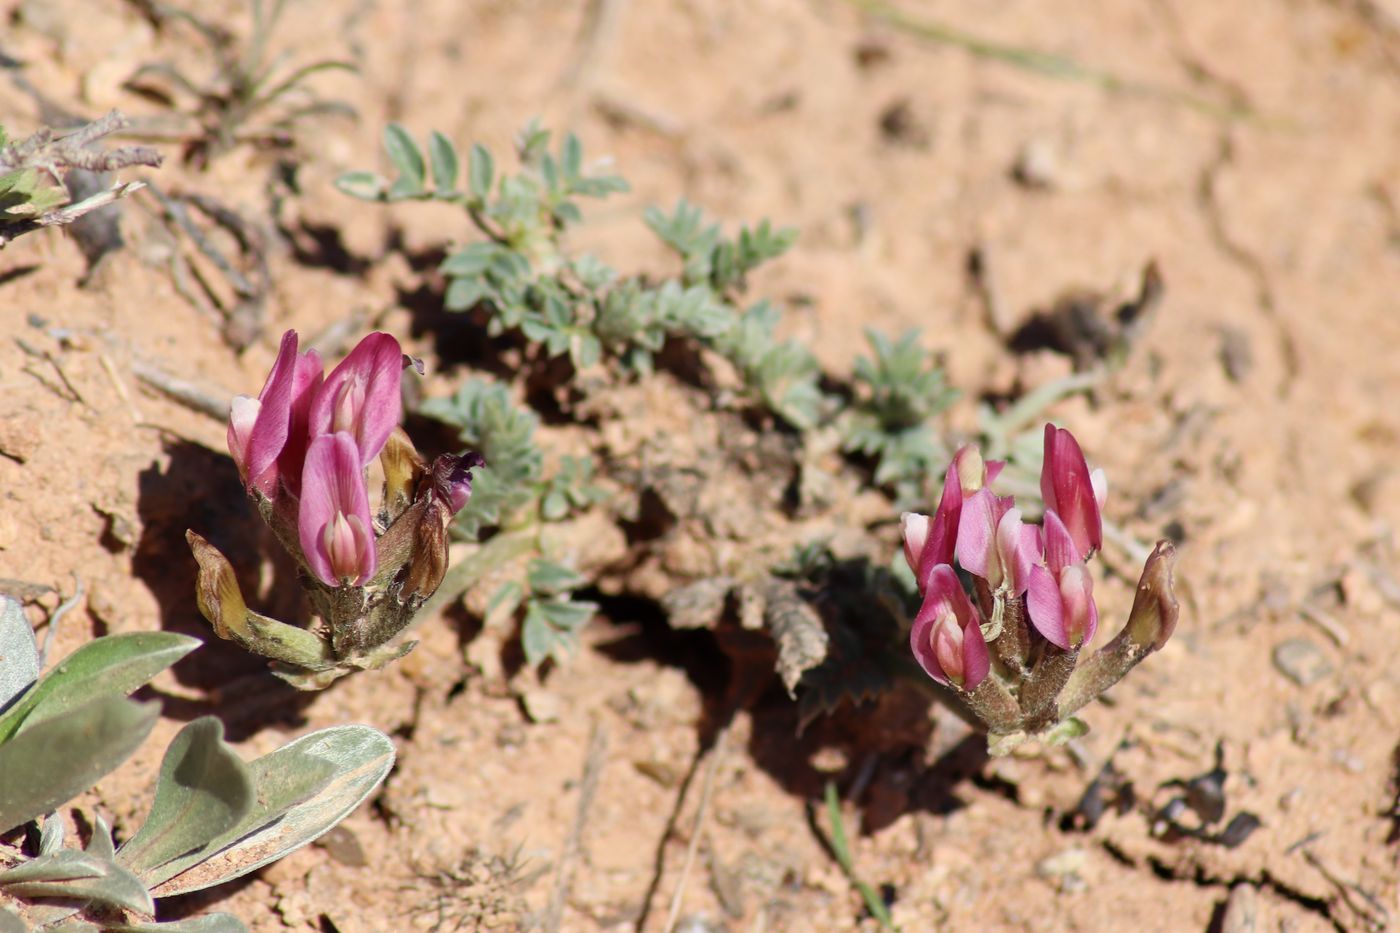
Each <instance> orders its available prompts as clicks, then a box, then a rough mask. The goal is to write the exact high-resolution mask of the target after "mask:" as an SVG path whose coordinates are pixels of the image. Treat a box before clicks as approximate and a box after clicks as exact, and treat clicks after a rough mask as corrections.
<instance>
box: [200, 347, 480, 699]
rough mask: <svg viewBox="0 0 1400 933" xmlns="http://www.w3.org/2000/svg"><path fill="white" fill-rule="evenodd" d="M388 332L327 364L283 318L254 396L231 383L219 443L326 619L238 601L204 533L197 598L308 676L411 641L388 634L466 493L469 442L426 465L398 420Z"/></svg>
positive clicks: (406, 618)
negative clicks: (294, 620)
mask: <svg viewBox="0 0 1400 933" xmlns="http://www.w3.org/2000/svg"><path fill="white" fill-rule="evenodd" d="M410 364H411V361H409V360H408V359H407V358H406V357H405V356H404V355H403V353H402V351H401V350H400V349H399V343H398V341H397V340H395V339H394V338H393V337H391V336H389V335H388V334H379V333H376V334H370V335H369V336H367V337H365V338H364V339H363V340H362V341H360V343H359V345H358V346H356V347H355V349H354V350H352V351H351V352H350V354H349V356H347V357H346V358H345V360H344V361H342V362H341V364H340V365H339V366H337V367H336V368H335V369H333V370H331V372H330V374H329V375H326V374H325V373H324V371H323V368H322V365H321V358H320V356H319V355H318V354H317V353H316V351H315V350H307V351H305V352H302V353H299V352H297V335H296V332H295V331H288V332H287V333H286V334H284V335H283V337H282V344H281V350H280V352H279V353H278V355H277V361H276V362H275V363H274V364H273V367H272V371H271V372H270V373H269V374H268V377H267V382H266V383H265V384H264V385H263V388H262V391H261V392H260V393H259V394H258V396H257V398H252V397H249V396H239V397H237V398H235V399H234V400H233V403H232V405H231V410H230V413H229V426H228V446H229V451H230V453H232V454H233V459H234V461H235V462H236V463H237V464H238V469H239V472H240V474H241V475H242V477H243V481H244V484H245V486H246V487H247V490H248V495H249V496H250V497H252V499H253V500H254V502H256V503H257V507H258V511H259V512H260V513H261V515H262V517H263V519H264V520H265V521H266V522H267V524H268V525H269V526H270V527H271V528H272V530H273V532H274V533H275V534H276V536H277V539H278V541H280V542H281V543H282V545H283V547H285V548H286V549H287V551H288V553H290V554H291V555H292V557H293V558H294V559H295V560H296V562H297V565H298V567H299V568H300V578H301V584H302V587H303V589H304V590H305V591H306V595H307V597H308V599H309V600H310V603H311V606H312V609H313V610H314V611H315V613H316V615H317V616H319V617H320V619H321V622H322V625H321V626H320V627H319V628H317V629H315V630H311V629H306V628H301V627H299V626H295V625H288V624H287V623H285V622H279V621H277V620H276V619H271V618H268V617H267V616H265V615H261V614H259V613H257V612H254V611H253V610H251V609H249V608H248V605H247V603H246V602H245V601H244V598H243V593H242V591H241V590H240V588H239V585H238V579H237V576H236V575H235V573H234V569H233V567H232V565H231V564H229V562H228V560H227V559H226V558H225V557H224V555H223V554H221V553H220V552H219V551H218V549H217V548H215V547H214V545H212V544H210V543H209V541H208V540H206V539H205V538H204V537H203V536H201V535H200V534H198V533H196V532H194V531H190V532H188V533H187V538H188V540H189V543H190V548H191V549H192V550H193V551H194V556H195V560H197V561H198V562H199V582H198V591H197V595H198V599H199V608H200V611H201V612H203V613H204V616H205V618H207V619H208V620H209V622H210V623H211V624H212V625H213V626H214V631H215V632H216V633H217V634H218V635H219V637H221V638H227V639H229V640H231V641H235V642H237V643H238V644H240V645H242V646H243V647H245V648H247V649H248V650H250V651H252V652H254V653H256V654H260V655H263V656H264V657H267V658H269V659H270V660H271V661H272V662H273V665H272V666H273V670H274V672H275V673H277V675H278V676H279V677H282V678H283V679H285V680H287V681H289V682H290V683H292V684H294V685H296V686H298V687H301V688H303V689H317V688H320V687H324V686H325V685H326V684H328V683H330V682H331V681H333V680H335V679H336V678H337V677H340V676H342V675H344V674H347V673H349V672H351V671H354V670H361V669H365V668H375V667H379V666H381V665H383V664H385V663H387V662H388V661H390V660H393V659H394V658H397V657H400V656H402V655H403V654H404V653H406V652H407V651H408V650H410V649H411V648H412V647H413V645H412V644H411V643H408V644H402V645H400V644H394V639H395V638H397V636H398V635H400V634H401V633H402V632H403V631H404V629H405V628H407V626H408V624H409V622H410V621H411V620H412V618H413V615H414V613H416V612H417V611H418V609H419V608H420V607H421V606H422V605H423V602H424V600H426V599H427V598H428V597H429V596H431V595H432V594H433V593H434V591H436V590H437V588H438V584H439V583H441V582H442V577H443V574H444V573H445V572H446V571H447V526H448V523H449V522H450V521H451V520H452V517H453V516H454V515H456V514H457V513H458V512H459V511H461V509H462V507H463V506H464V505H466V503H467V500H468V499H469V498H470V497H471V471H472V469H473V468H474V467H476V466H478V465H480V463H481V458H480V457H478V456H477V455H475V454H466V455H463V456H455V455H452V454H444V455H442V456H440V457H438V458H437V459H436V460H434V461H433V462H432V463H431V464H426V463H424V461H423V460H422V458H421V457H419V456H418V452H417V451H416V450H415V449H414V447H413V443H412V441H410V440H409V439H408V435H407V434H405V433H404V432H403V430H402V428H400V427H399V419H400V417H401V416H402V403H401V402H400V399H399V392H400V380H401V377H402V373H403V369H404V367H405V366H406V365H410ZM376 458H378V459H379V461H380V464H381V465H382V468H383V473H384V484H383V494H382V496H381V497H380V502H379V506H378V508H377V509H376V510H375V511H374V512H373V513H371V511H370V502H369V487H368V476H367V470H368V468H369V466H370V464H371V463H373V462H374V460H375V459H376Z"/></svg>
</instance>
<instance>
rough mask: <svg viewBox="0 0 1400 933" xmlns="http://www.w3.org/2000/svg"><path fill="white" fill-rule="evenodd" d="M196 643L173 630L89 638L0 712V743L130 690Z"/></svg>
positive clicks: (167, 665)
mask: <svg viewBox="0 0 1400 933" xmlns="http://www.w3.org/2000/svg"><path fill="white" fill-rule="evenodd" d="M200 644H201V642H200V641H199V639H197V638H191V637H190V636H188V635H179V634H176V633H175V632H129V633H126V634H122V635H107V636H104V637H102V638H98V639H95V640H93V641H90V642H88V643H87V644H85V645H83V646H82V647H81V648H79V649H78V650H77V651H74V652H73V653H72V654H70V655H69V656H68V657H66V658H64V659H63V660H62V661H60V662H59V663H58V664H57V665H55V666H54V667H53V669H52V670H50V671H49V672H48V673H47V674H45V675H44V676H43V678H42V679H40V681H39V683H38V685H37V686H36V687H35V688H34V689H33V690H31V691H29V693H27V694H26V695H25V696H24V698H23V699H22V700H20V701H19V702H18V703H16V704H15V705H14V706H12V707H10V709H9V710H7V711H6V712H5V714H4V715H0V742H3V741H5V740H6V739H7V738H9V737H10V736H12V735H14V734H15V733H17V732H24V731H26V730H27V729H29V728H31V727H32V726H34V725H36V724H38V723H39V722H42V721H44V720H47V719H52V718H53V717H54V716H58V715H61V714H63V713H66V712H68V711H69V710H71V709H74V708H75V707H78V706H81V705H83V704H84V703H87V702H89V701H90V700H93V699H96V698H98V697H110V696H124V695H126V694H128V693H131V692H132V691H133V690H135V689H137V688H138V687H140V686H142V685H144V684H145V683H147V682H148V681H149V680H150V679H151V678H152V677H154V676H156V675H157V674H159V673H160V672H161V671H163V670H165V669H166V668H167V667H169V666H170V665H172V664H174V663H175V662H176V661H178V660H180V659H181V658H182V657H184V656H185V655H187V654H189V653H190V652H191V651H193V650H194V649H195V648H198V647H199V646H200Z"/></svg>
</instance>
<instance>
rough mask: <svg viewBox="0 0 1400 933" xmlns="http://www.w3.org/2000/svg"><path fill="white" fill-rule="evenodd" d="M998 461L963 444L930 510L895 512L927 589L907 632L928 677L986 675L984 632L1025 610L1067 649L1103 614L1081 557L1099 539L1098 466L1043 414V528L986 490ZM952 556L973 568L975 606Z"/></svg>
mask: <svg viewBox="0 0 1400 933" xmlns="http://www.w3.org/2000/svg"><path fill="white" fill-rule="evenodd" d="M1003 466H1004V464H1002V463H1000V462H997V461H990V462H984V461H983V459H982V455H981V453H980V452H979V451H978V449H977V448H976V447H974V446H967V447H963V448H962V449H960V450H959V451H958V452H957V455H956V456H955V457H954V458H953V462H952V464H951V465H950V466H949V467H948V473H947V476H946V477H945V479H944V484H943V494H942V497H941V498H940V500H939V503H938V509H937V510H936V511H935V512H934V514H933V516H932V518H930V517H929V516H927V515H921V514H918V513H914V512H907V513H905V514H904V515H903V516H902V518H901V523H902V526H903V527H902V530H903V535H904V556H905V558H906V559H907V560H908V561H909V566H910V568H912V569H913V571H914V574H915V577H916V579H917V581H918V586H919V593H920V594H921V595H922V597H923V604H922V606H921V607H920V609H919V612H918V614H917V615H916V616H915V618H914V624H913V627H912V629H911V630H910V633H909V639H910V646H911V648H912V649H913V652H914V657H915V658H916V659H917V660H918V662H919V664H920V666H922V667H923V669H924V670H925V671H926V672H927V673H928V675H929V676H930V677H932V678H933V679H934V680H936V681H938V682H939V683H943V684H950V685H952V686H955V687H957V688H958V689H960V690H962V691H966V692H971V691H973V690H975V689H977V687H978V685H979V684H981V683H982V681H983V680H984V679H986V677H987V674H988V672H989V670H990V667H991V658H990V655H989V652H988V646H987V642H988V640H989V638H990V639H992V640H994V639H995V638H997V637H999V636H1000V634H1001V632H1002V625H1003V622H1004V620H1006V619H1008V618H1010V617H1012V616H1021V617H1024V618H1028V619H1029V622H1030V626H1031V628H1032V629H1033V630H1034V631H1035V632H1038V633H1039V635H1040V636H1041V637H1043V638H1044V639H1045V640H1046V641H1048V642H1050V643H1051V644H1053V645H1055V646H1056V647H1057V648H1059V649H1061V650H1064V651H1073V650H1077V649H1078V648H1079V647H1081V646H1082V645H1084V644H1085V643H1087V642H1088V641H1089V640H1090V639H1092V638H1093V637H1094V632H1095V630H1096V629H1097V628H1098V622H1099V617H1098V609H1097V607H1096V606H1095V605H1094V589H1093V579H1092V578H1091V577H1090V575H1089V570H1088V567H1087V566H1086V561H1087V560H1088V559H1089V557H1090V556H1091V555H1092V554H1093V553H1094V551H1096V550H1098V549H1099V548H1100V547H1102V545H1103V518H1102V513H1101V510H1102V508H1103V503H1104V498H1105V496H1106V495H1107V492H1108V489H1107V484H1106V481H1105V479H1104V475H1103V471H1102V470H1094V471H1092V472H1091V471H1090V470H1089V465H1088V463H1087V462H1086V461H1085V459H1084V453H1083V451H1082V450H1080V448H1079V443H1078V442H1077V441H1076V440H1075V439H1074V436H1073V435H1071V434H1070V433H1069V432H1068V431H1066V430H1064V429H1062V428H1056V427H1055V426H1054V425H1049V424H1047V425H1046V426H1045V460H1044V466H1043V467H1042V470H1041V474H1040V491H1041V495H1042V497H1043V498H1044V500H1045V520H1044V523H1043V524H1044V527H1043V529H1042V528H1041V527H1037V526H1035V525H1029V524H1026V523H1024V522H1023V521H1022V520H1021V511H1020V509H1017V508H1016V507H1015V501H1014V500H1013V499H1012V497H1010V496H998V495H996V494H995V493H994V492H992V490H991V488H990V484H991V483H992V482H993V481H994V480H995V479H996V477H997V475H998V474H999V473H1000V472H1001V469H1002V467H1003ZM954 560H956V561H957V563H958V565H959V566H961V567H962V569H963V570H964V571H966V572H967V573H968V574H970V575H971V576H972V578H973V586H974V591H975V593H976V595H977V597H978V598H977V606H974V604H973V600H972V599H970V598H969V596H968V594H967V592H966V591H965V590H964V589H963V586H962V584H961V583H960V582H959V579H958V574H957V572H956V571H955V570H954V569H953V564H954ZM978 607H981V611H979V608H978ZM984 617H985V618H984ZM984 625H985V626H986V631H985V632H984ZM1032 637H1034V636H1032Z"/></svg>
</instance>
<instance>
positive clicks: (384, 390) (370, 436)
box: [309, 333, 403, 466]
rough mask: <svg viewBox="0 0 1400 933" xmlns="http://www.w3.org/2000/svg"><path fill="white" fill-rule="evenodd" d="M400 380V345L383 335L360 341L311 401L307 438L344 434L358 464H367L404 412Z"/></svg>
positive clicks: (401, 359) (401, 370)
mask: <svg viewBox="0 0 1400 933" xmlns="http://www.w3.org/2000/svg"><path fill="white" fill-rule="evenodd" d="M402 377H403V351H402V350H401V349H400V348H399V342H398V341H397V340H395V339H394V338H393V337H391V336H389V335H388V334H380V333H374V334H370V335H369V336H367V337H365V339H364V340H361V341H360V343H359V345H358V346H356V347H355V349H353V350H351V351H350V355H349V356H347V357H346V358H345V359H344V360H342V361H341V363H340V365H339V366H337V367H336V368H335V369H333V370H331V374H330V375H329V376H327V377H326V381H325V382H324V383H323V384H322V385H321V387H320V388H319V389H318V390H317V391H316V394H315V397H314V398H312V400H311V413H310V418H309V424H310V435H311V436H312V437H316V436H318V435H322V434H334V433H338V432H341V431H344V432H346V433H348V434H349V435H350V436H351V438H353V439H354V441H355V446H356V448H357V449H358V450H359V457H360V465H361V466H368V465H369V463H370V461H372V460H373V459H374V458H375V457H377V456H379V451H381V450H383V449H384V442H385V441H387V440H388V439H389V434H390V433H391V432H392V431H393V430H394V428H395V427H396V426H397V425H398V423H399V417H400V415H401V414H402V413H403V403H402V401H401V400H400V398H399V383H400V381H401V380H402Z"/></svg>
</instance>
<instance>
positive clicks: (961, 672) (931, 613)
mask: <svg viewBox="0 0 1400 933" xmlns="http://www.w3.org/2000/svg"><path fill="white" fill-rule="evenodd" d="M909 647H910V648H911V649H913V652H914V658H915V659H916V660H917V661H918V662H919V666H920V667H922V668H923V669H924V671H925V672H926V673H927V674H928V675H929V676H930V677H932V678H933V679H934V680H936V681H938V682H939V683H941V684H952V685H954V686H956V687H958V688H960V689H962V690H965V691H968V692H971V691H973V690H976V689H977V686H978V685H979V684H980V683H982V681H983V680H985V679H986V677H987V671H988V670H989V668H990V661H989V659H988V656H987V643H986V641H985V640H984V639H983V638H982V629H981V627H980V626H979V625H978V622H977V612H976V611H975V610H974V609H973V608H972V603H971V601H970V600H968V598H967V593H965V592H963V588H962V584H960V583H959V582H958V575H957V574H956V573H954V572H953V568H952V567H950V566H948V565H947V564H940V565H939V566H937V567H935V568H933V571H932V572H931V573H930V574H929V585H928V591H927V592H926V593H925V594H924V604H923V606H922V607H920V609H919V614H918V615H916V616H915V617H914V625H913V626H912V627H911V628H910V630H909Z"/></svg>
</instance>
